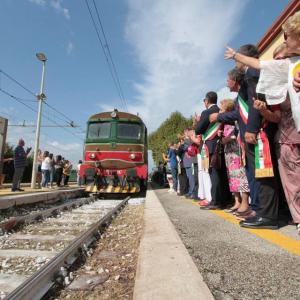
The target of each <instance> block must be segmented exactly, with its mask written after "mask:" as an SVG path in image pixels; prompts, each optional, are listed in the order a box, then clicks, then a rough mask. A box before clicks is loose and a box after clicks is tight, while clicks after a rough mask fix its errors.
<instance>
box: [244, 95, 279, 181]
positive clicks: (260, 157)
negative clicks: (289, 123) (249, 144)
mask: <svg viewBox="0 0 300 300" xmlns="http://www.w3.org/2000/svg"><path fill="white" fill-rule="evenodd" d="M238 102H239V113H240V116H241V118H242V120H243V122H244V123H245V124H246V125H247V123H248V113H249V106H248V104H247V103H246V102H245V100H244V99H243V98H242V97H241V96H240V95H239V96H238ZM241 146H243V144H242V143H241ZM273 176H274V172H273V165H272V159H271V153H270V144H269V140H268V137H267V135H266V133H265V132H264V131H263V129H261V130H260V132H259V133H258V134H257V144H256V145H255V178H264V177H273Z"/></svg>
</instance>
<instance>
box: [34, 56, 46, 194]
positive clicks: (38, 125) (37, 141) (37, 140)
mask: <svg viewBox="0 0 300 300" xmlns="http://www.w3.org/2000/svg"><path fill="white" fill-rule="evenodd" d="M36 57H37V58H38V60H39V61H41V62H42V63H43V70H42V80H41V88H40V94H39V95H38V96H37V99H38V102H39V109H38V116H37V122H36V132H35V144H34V153H33V165H32V176H31V188H32V189H35V186H36V174H37V168H38V165H37V158H38V157H37V156H38V150H39V144H40V129H41V116H42V105H43V101H44V99H45V98H46V97H45V95H44V80H45V67H46V61H47V57H46V55H45V54H43V53H37V54H36Z"/></svg>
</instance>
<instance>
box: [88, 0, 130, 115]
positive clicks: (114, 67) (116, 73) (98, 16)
mask: <svg viewBox="0 0 300 300" xmlns="http://www.w3.org/2000/svg"><path fill="white" fill-rule="evenodd" d="M93 4H94V7H95V10H96V14H97V18H98V21H99V24H100V27H101V31H102V34H103V37H104V40H105V45H106V48H107V52H108V55H109V57H110V60H111V63H112V67H113V70H114V72H115V75H116V79H117V83H118V86H119V89H120V93H121V95H122V100H123V103H124V106H125V108H126V110H127V111H128V107H127V103H126V99H125V97H124V93H123V89H122V86H121V83H120V79H119V75H118V72H117V69H116V65H115V63H114V60H113V58H112V55H111V51H110V47H109V43H108V41H107V38H106V35H105V31H104V28H103V25H102V22H101V18H100V14H99V11H98V8H97V5H96V3H95V0H93Z"/></svg>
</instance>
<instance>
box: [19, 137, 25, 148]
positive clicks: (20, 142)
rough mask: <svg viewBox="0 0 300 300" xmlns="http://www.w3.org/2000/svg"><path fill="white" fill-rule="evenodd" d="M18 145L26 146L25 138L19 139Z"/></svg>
mask: <svg viewBox="0 0 300 300" xmlns="http://www.w3.org/2000/svg"><path fill="white" fill-rule="evenodd" d="M18 145H19V146H22V147H24V145H25V142H24V140H23V139H19V143H18Z"/></svg>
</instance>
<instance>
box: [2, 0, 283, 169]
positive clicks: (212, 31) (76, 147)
mask: <svg viewBox="0 0 300 300" xmlns="http://www.w3.org/2000/svg"><path fill="white" fill-rule="evenodd" d="M86 1H87V3H88V5H89V7H90V9H91V12H92V14H93V16H94V18H95V19H94V20H95V21H97V15H96V11H95V7H94V3H93V0H76V1H75V0H0V36H1V44H0V70H1V71H2V72H0V89H1V90H0V116H2V117H4V118H7V119H8V120H9V127H8V133H7V141H8V142H9V143H10V144H11V145H16V143H17V141H18V139H19V138H21V137H23V138H24V139H25V142H26V146H32V147H34V141H35V127H34V126H35V124H36V119H37V107H38V103H37V100H36V97H35V96H34V95H37V94H38V93H39V90H40V82H41V74H42V63H41V62H40V61H38V60H37V58H36V55H35V54H36V53H37V52H43V53H45V54H46V56H47V62H46V69H45V86H44V94H45V95H46V97H47V98H46V104H44V105H43V115H42V127H41V136H40V148H41V149H42V150H48V151H50V152H53V153H54V154H55V155H56V154H62V155H63V156H64V157H65V158H67V159H70V160H71V161H72V162H73V163H74V164H76V163H77V161H78V160H79V159H81V158H82V153H83V143H84V137H85V133H84V132H85V130H86V122H87V120H88V118H89V116H91V115H93V114H95V113H98V112H102V111H107V110H112V109H113V108H117V109H118V110H120V111H124V110H125V111H126V110H128V111H129V112H130V113H134V114H136V113H139V115H140V116H141V117H142V118H143V120H144V121H145V123H146V125H147V127H148V129H149V132H151V131H153V130H155V129H156V128H158V127H159V125H160V124H161V123H162V122H163V121H164V120H165V119H166V118H167V117H168V116H169V115H170V114H171V113H172V112H173V111H180V112H181V113H182V114H183V115H184V116H186V117H189V116H191V115H193V114H194V113H195V112H197V113H200V112H201V110H203V109H204V107H203V101H202V100H203V98H204V96H205V93H206V92H208V91H211V90H214V91H217V92H218V95H219V99H221V98H224V97H228V96H230V94H229V92H228V90H227V88H226V73H227V72H228V71H229V70H230V69H231V68H233V66H234V65H233V63H232V62H231V61H225V60H224V59H223V54H224V49H225V46H226V45H230V46H232V47H234V48H238V47H239V46H240V45H242V44H248V43H252V44H256V43H257V42H258V41H259V40H260V39H261V37H262V36H263V34H264V33H265V32H266V31H267V30H268V28H269V27H270V26H271V24H272V23H273V21H274V20H275V19H276V18H277V17H278V16H279V14H280V13H281V12H282V11H283V10H284V8H285V7H286V6H287V4H288V2H289V1H288V0H276V1H275V0H230V1H229V0H185V1H183V0H94V2H95V4H96V7H97V9H98V13H99V17H100V20H101V23H102V26H103V30H104V33H105V37H106V40H107V43H106V42H105V41H104V40H103V35H102V31H101V27H100V26H99V23H97V28H98V30H99V31H98V32H99V36H100V39H101V41H102V43H103V45H104V49H105V51H106V54H107V53H108V52H107V49H108V48H109V49H110V54H111V57H112V59H113V63H114V68H115V70H116V71H117V75H118V81H119V83H120V86H121V97H120V89H117V88H116V84H115V83H114V82H117V81H116V77H115V81H114V80H113V79H112V76H111V73H110V69H109V66H108V63H107V58H106V56H105V55H104V53H103V50H102V47H101V44H100V42H99V39H98V37H97V34H96V31H95V29H94V27H93V23H92V20H91V17H90V14H89V10H88V7H87V4H86ZM107 45H108V46H107ZM110 66H111V65H110ZM5 74H8V75H9V76H10V77H11V78H13V79H15V80H17V81H18V82H19V83H21V84H22V85H23V86H24V87H26V89H27V90H29V91H30V92H31V93H30V92H28V91H26V90H25V89H24V88H22V87H20V86H19V85H18V84H16V83H15V82H14V81H13V80H11V79H10V78H8V77H7V76H6V75H5ZM8 94H9V95H12V96H14V97H17V99H18V100H19V102H18V101H17V100H16V99H14V98H12V97H11V96H9V95H8ZM20 99H21V100H20ZM20 101H21V102H22V103H20ZM71 121H73V122H74V124H75V125H76V126H75V128H73V127H70V123H71ZM22 124H25V125H26V127H24V126H19V125H22ZM12 125H18V126H12ZM49 126H56V127H49ZM57 126H60V127H57ZM61 126H68V127H61Z"/></svg>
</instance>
